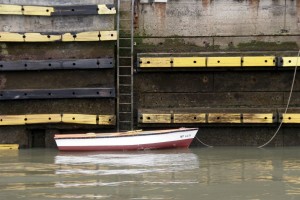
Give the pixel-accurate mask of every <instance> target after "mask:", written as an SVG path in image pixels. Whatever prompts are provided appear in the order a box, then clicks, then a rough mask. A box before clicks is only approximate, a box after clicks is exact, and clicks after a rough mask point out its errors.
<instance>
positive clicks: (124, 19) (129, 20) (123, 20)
mask: <svg viewBox="0 0 300 200" xmlns="http://www.w3.org/2000/svg"><path fill="white" fill-rule="evenodd" d="M120 21H131V19H121V18H120Z"/></svg>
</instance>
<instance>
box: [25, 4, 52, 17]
mask: <svg viewBox="0 0 300 200" xmlns="http://www.w3.org/2000/svg"><path fill="white" fill-rule="evenodd" d="M53 12H54V8H53V7H50V6H23V14H24V15H38V16H51V13H53Z"/></svg>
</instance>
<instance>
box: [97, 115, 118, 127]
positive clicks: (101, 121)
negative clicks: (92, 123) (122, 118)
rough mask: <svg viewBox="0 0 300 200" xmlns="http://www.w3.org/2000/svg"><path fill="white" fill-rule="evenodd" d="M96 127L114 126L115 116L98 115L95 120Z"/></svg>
mask: <svg viewBox="0 0 300 200" xmlns="http://www.w3.org/2000/svg"><path fill="white" fill-rule="evenodd" d="M97 124H98V125H116V116H115V115H98V118H97Z"/></svg>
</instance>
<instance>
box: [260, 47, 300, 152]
mask: <svg viewBox="0 0 300 200" xmlns="http://www.w3.org/2000/svg"><path fill="white" fill-rule="evenodd" d="M299 56H300V50H299V51H298V56H297V59H296V66H295V70H294V77H293V81H292V85H291V90H290V94H289V98H288V101H287V104H286V108H285V111H284V114H286V113H287V111H288V108H289V105H290V101H291V98H292V93H293V89H294V84H295V79H296V74H297V68H298V59H299ZM282 124H283V119H282V120H281V122H280V124H279V126H278V128H277V130H276V131H275V133H274V135H273V136H272V137H271V139H270V140H269V141H268V142H266V143H265V144H263V145H261V146H259V147H258V148H263V147H265V146H267V145H268V144H269V143H270V142H272V140H273V139H274V138H275V137H276V135H277V134H278V132H279V130H280V128H281V126H282Z"/></svg>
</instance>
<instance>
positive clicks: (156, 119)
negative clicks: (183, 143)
mask: <svg viewBox="0 0 300 200" xmlns="http://www.w3.org/2000/svg"><path fill="white" fill-rule="evenodd" d="M171 117H172V114H145V113H143V114H140V115H139V122H140V123H144V124H145V123H146V124H147V123H148V124H149V123H150V124H152V123H157V124H161V123H167V124H168V123H171Z"/></svg>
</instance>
